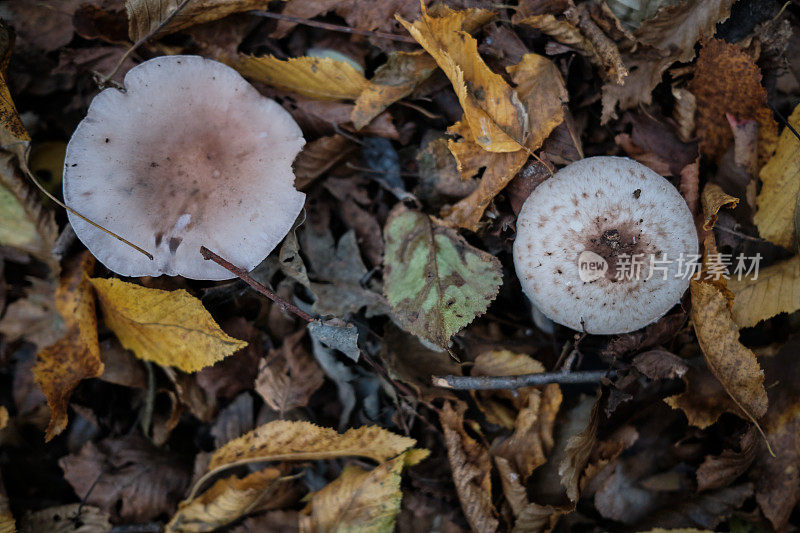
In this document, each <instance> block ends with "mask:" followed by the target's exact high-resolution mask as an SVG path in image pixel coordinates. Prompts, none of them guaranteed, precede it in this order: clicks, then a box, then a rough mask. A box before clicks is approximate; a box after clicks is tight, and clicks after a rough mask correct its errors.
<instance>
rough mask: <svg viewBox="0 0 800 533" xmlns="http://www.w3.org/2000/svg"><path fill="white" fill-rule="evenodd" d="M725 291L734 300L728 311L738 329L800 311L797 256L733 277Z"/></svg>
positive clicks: (799, 281)
mask: <svg viewBox="0 0 800 533" xmlns="http://www.w3.org/2000/svg"><path fill="white" fill-rule="evenodd" d="M728 288H729V289H730V290H731V292H732V293H733V294H734V297H735V300H734V302H733V308H732V309H731V312H732V314H733V320H734V321H735V322H736V324H737V325H738V326H739V327H740V328H749V327H752V326H755V325H756V324H758V323H759V322H761V321H762V320H766V319H768V318H772V317H773V316H775V315H777V314H779V313H793V312H795V311H797V310H798V309H800V256H797V255H796V256H794V257H792V258H791V259H787V260H786V261H781V262H779V263H776V264H774V265H771V266H768V267H766V268H762V269H760V270H759V271H758V277H756V276H755V275H754V274H751V275H748V276H744V277H741V279H740V278H739V277H738V276H732V277H731V279H729V280H728Z"/></svg>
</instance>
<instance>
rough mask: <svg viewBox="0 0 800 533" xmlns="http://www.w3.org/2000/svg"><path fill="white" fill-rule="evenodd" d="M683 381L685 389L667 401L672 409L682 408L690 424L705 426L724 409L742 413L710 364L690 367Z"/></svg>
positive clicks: (702, 427)
mask: <svg viewBox="0 0 800 533" xmlns="http://www.w3.org/2000/svg"><path fill="white" fill-rule="evenodd" d="M683 382H684V383H685V384H686V390H685V391H684V392H682V393H681V394H678V395H675V396H670V397H668V398H665V399H664V402H665V403H666V404H667V405H669V406H670V407H672V408H673V409H680V410H681V411H683V413H684V414H685V415H686V419H687V420H688V422H689V424H691V425H693V426H696V427H698V428H700V429H705V428H707V427H709V426H710V425H712V424H714V423H715V422H716V421H717V420H718V419H719V417H720V416H721V415H722V414H723V413H733V414H737V415H739V414H741V410H740V409H739V408H738V407H737V406H736V404H735V403H734V401H733V399H732V398H731V397H730V396H729V395H728V393H727V392H725V388H724V387H723V386H722V383H720V382H719V380H718V379H717V378H716V377H715V376H714V374H712V373H711V371H710V370H709V369H708V368H707V367H702V368H697V367H690V368H689V370H688V371H687V373H686V374H685V375H684V376H683Z"/></svg>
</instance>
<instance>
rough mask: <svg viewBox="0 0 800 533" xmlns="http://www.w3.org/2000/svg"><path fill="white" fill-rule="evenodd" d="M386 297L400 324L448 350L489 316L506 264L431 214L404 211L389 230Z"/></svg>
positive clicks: (395, 213)
mask: <svg viewBox="0 0 800 533" xmlns="http://www.w3.org/2000/svg"><path fill="white" fill-rule="evenodd" d="M383 235H384V239H385V241H386V256H385V258H384V266H385V268H386V275H385V286H384V292H385V294H386V298H387V299H388V300H389V304H390V305H391V306H392V312H393V314H394V317H395V319H396V320H397V322H398V323H399V324H400V325H401V326H402V327H403V328H404V329H406V330H407V331H409V332H411V333H413V334H415V335H417V336H418V337H420V338H422V339H425V340H427V341H430V342H432V343H434V344H436V345H438V346H440V347H442V348H446V347H447V345H448V344H449V343H450V337H451V336H452V335H453V334H455V333H457V332H458V331H459V330H460V329H461V328H463V327H464V326H466V325H467V324H469V323H470V322H472V320H473V319H474V318H475V317H476V316H478V315H481V314H483V313H484V312H485V311H486V308H487V307H489V303H490V302H491V301H492V300H493V299H494V298H495V296H497V291H498V289H499V288H500V284H501V283H502V269H501V266H500V262H499V261H498V260H497V258H495V257H494V256H492V255H490V254H487V253H486V252H483V251H481V250H478V249H477V248H475V247H473V246H471V245H469V244H468V243H467V242H466V241H465V240H464V239H463V238H462V237H460V236H459V235H458V233H456V231H455V230H453V229H450V228H446V227H444V226H442V225H441V224H439V223H437V222H436V221H435V220H433V219H432V218H431V217H429V216H428V215H425V214H423V213H419V212H416V211H409V210H408V209H406V208H405V207H404V206H402V205H401V206H398V207H397V208H395V209H394V210H393V211H392V213H390V215H389V219H388V220H387V222H386V227H385V229H384V234H383Z"/></svg>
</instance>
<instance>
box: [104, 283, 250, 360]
mask: <svg viewBox="0 0 800 533" xmlns="http://www.w3.org/2000/svg"><path fill="white" fill-rule="evenodd" d="M91 283H92V285H93V286H94V289H95V291H96V293H97V300H98V302H99V303H100V308H101V309H102V310H103V317H104V320H105V323H106V325H107V326H108V327H109V328H111V330H112V331H114V333H115V334H116V335H117V338H119V340H120V342H121V343H122V345H123V346H124V347H125V348H127V349H128V350H132V351H133V353H135V354H136V356H137V357H138V358H140V359H144V360H146V361H152V362H154V363H158V364H160V365H164V366H174V367H177V368H179V369H181V370H183V371H185V372H196V371H198V370H200V369H202V368H205V367H207V366H211V365H213V364H214V363H216V362H217V361H220V360H222V359H224V358H225V357H227V356H228V355H231V354H232V353H234V352H236V351H237V350H240V349H242V348H244V347H245V346H247V343H246V342H244V341H240V340H237V339H234V338H233V337H230V336H228V335H227V334H225V332H223V331H222V330H221V329H220V328H219V326H218V325H217V324H216V323H215V322H214V319H213V318H211V315H210V314H209V313H208V311H206V310H205V308H204V307H203V305H202V304H201V303H200V300H198V299H196V298H194V297H193V296H191V295H190V294H189V293H187V292H186V291H184V290H177V291H162V290H158V289H148V288H146V287H142V286H140V285H134V284H133V283H126V282H124V281H120V280H118V279H101V278H93V279H92V280H91Z"/></svg>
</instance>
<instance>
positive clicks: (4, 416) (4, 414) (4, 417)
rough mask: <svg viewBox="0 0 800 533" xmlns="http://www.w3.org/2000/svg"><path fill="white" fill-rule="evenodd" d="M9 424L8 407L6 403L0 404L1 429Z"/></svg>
mask: <svg viewBox="0 0 800 533" xmlns="http://www.w3.org/2000/svg"><path fill="white" fill-rule="evenodd" d="M7 425H8V409H7V408H6V406H5V405H0V429H5V428H6V426H7Z"/></svg>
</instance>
